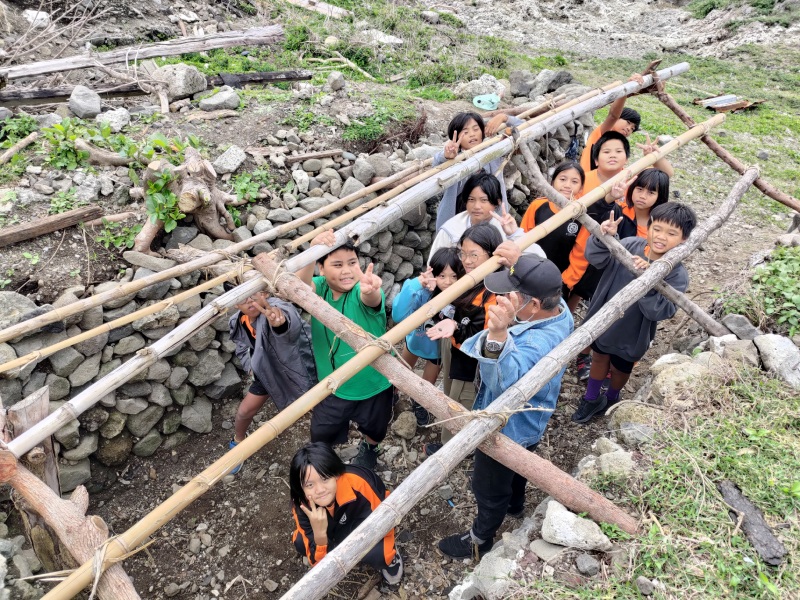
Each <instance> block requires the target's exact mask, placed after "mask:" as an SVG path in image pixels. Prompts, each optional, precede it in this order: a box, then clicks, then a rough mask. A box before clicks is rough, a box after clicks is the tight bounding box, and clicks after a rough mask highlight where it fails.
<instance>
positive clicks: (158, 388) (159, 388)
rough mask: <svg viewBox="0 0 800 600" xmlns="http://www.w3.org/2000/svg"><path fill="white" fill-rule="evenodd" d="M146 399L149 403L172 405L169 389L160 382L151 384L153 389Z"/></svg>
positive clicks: (164, 405)
mask: <svg viewBox="0 0 800 600" xmlns="http://www.w3.org/2000/svg"><path fill="white" fill-rule="evenodd" d="M148 400H149V402H150V403H151V404H156V405H158V406H163V407H167V406H170V405H172V396H171V395H170V393H169V390H168V389H167V388H166V387H164V386H163V385H161V384H160V383H154V384H153V391H152V392H150V396H149V397H148Z"/></svg>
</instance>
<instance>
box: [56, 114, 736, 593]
mask: <svg viewBox="0 0 800 600" xmlns="http://www.w3.org/2000/svg"><path fill="white" fill-rule="evenodd" d="M723 120H724V117H723V116H722V115H719V116H717V117H714V118H713V119H710V120H709V121H707V122H706V123H703V124H701V125H698V126H697V127H696V128H694V129H692V130H690V131H687V132H686V133H684V134H683V135H681V136H679V137H678V138H676V139H675V140H673V141H672V142H670V143H669V144H667V145H665V146H664V147H662V148H661V149H660V150H659V151H658V152H655V153H653V154H650V155H648V156H646V157H644V158H642V159H641V160H639V161H637V162H636V163H634V164H633V165H631V167H630V171H631V172H638V171H640V170H642V169H644V168H646V167H648V166H650V165H652V164H653V163H654V162H655V161H656V160H658V159H660V158H661V157H662V156H665V155H666V154H667V153H669V152H671V151H672V150H675V149H677V148H679V147H680V146H682V145H683V144H685V143H686V142H687V141H688V140H691V139H693V138H694V137H697V136H699V135H701V134H702V133H703V132H704V131H707V130H708V128H709V127H711V126H713V125H716V124H718V123H721V122H722V121H723ZM625 176H626V174H624V173H620V174H619V175H617V176H616V177H614V178H612V179H610V180H609V181H607V182H606V183H605V184H603V185H602V186H600V188H598V189H597V190H593V191H592V192H590V193H589V194H587V195H586V196H584V197H583V198H581V200H580V201H579V202H575V203H573V206H570V207H568V208H566V209H564V210H562V211H561V212H559V213H558V214H556V215H554V216H553V217H551V218H550V219H548V220H547V221H546V222H545V223H543V224H541V225H539V226H537V227H535V228H534V229H533V230H531V231H529V232H528V233H527V234H526V235H525V236H524V237H523V238H522V239H521V240H520V241H519V244H520V246H521V247H522V248H526V247H528V246H529V245H531V244H532V243H533V242H535V241H536V240H537V239H541V238H542V237H544V236H545V235H547V234H548V233H550V232H552V231H553V230H554V229H555V228H557V227H558V226H559V225H560V224H561V223H563V222H565V221H567V220H569V219H570V218H572V217H574V216H577V215H578V214H579V213H580V212H582V211H583V210H584V208H585V206H588V205H590V204H592V203H593V202H596V201H597V200H599V199H600V198H601V197H603V196H605V194H606V193H607V192H608V190H609V189H611V187H612V186H613V185H614V184H615V183H616V182H617V181H620V180H622V179H624V177H625ZM408 196H409V198H408V199H406V202H407V203H409V204H411V203H412V202H416V203H419V202H421V201H422V200H424V198H425V196H422V200H421V199H420V196H419V195H417V194H408ZM395 208H396V207H395ZM406 208H407V207H406ZM404 209H405V208H403V207H401V208H400V211H401V212H400V214H401V215H402V214H403V212H402V211H403V210H404ZM378 212H383V211H380V210H379V211H378ZM382 217H383V215H376V216H373V215H370V216H369V218H367V219H365V218H362V219H360V221H361V223H360V224H359V225H357V227H358V229H359V230H360V231H362V232H363V235H365V236H366V237H369V236H371V235H373V234H374V233H375V232H376V231H379V230H380V229H382V226H387V225H388V224H389V223H390V222H391V221H390V220H388V219H385V218H382ZM354 225H355V223H354ZM337 235H338V233H337ZM340 243H341V242H340ZM314 251H315V248H312V249H311V250H306V251H305V252H303V253H302V254H301V255H300V257H298V258H300V259H302V260H306V261H308V260H309V259H310V260H315V258H313V256H314ZM327 251H329V250H327ZM302 260H301V261H298V262H299V263H300V264H301V265H302ZM498 267H499V263H498V260H497V259H496V258H491V259H489V260H488V261H487V262H486V263H484V264H483V265H481V266H480V267H478V268H477V269H475V271H473V272H472V273H470V274H469V275H467V276H465V277H463V278H462V279H460V280H459V281H458V282H456V283H455V284H454V285H452V286H451V287H450V288H448V289H447V290H445V291H444V292H442V293H441V294H439V295H438V296H437V297H436V298H435V299H434V300H432V301H431V302H428V304H427V305H425V306H423V307H422V308H420V309H419V310H417V311H416V312H414V313H413V314H412V315H410V316H409V317H408V318H407V319H405V320H404V321H403V322H402V323H401V324H400V325H397V326H395V327H394V328H392V329H391V330H390V331H389V332H387V333H386V335H384V336H382V337H381V338H380V339H381V340H384V341H388V342H389V343H391V344H396V343H398V342H400V341H401V340H402V339H403V338H404V337H405V336H406V334H407V333H409V332H410V331H412V330H413V329H416V328H417V327H418V326H419V325H421V324H422V322H423V321H425V319H427V318H428V317H429V316H430V315H432V314H435V313H436V312H438V311H439V310H441V309H442V308H443V307H444V306H445V305H446V304H448V303H450V302H452V301H453V300H454V299H455V298H457V297H458V296H460V295H461V294H462V293H464V292H465V291H467V290H468V289H470V288H472V287H473V286H474V285H475V284H476V283H478V282H479V281H482V280H483V278H484V277H486V275H488V274H489V273H492V272H493V271H494V270H495V269H497V268H498ZM296 268H299V267H296ZM285 275H286V274H284V273H279V274H278V275H277V276H276V278H275V280H273V281H272V282H269V284H270V285H271V286H272V287H275V286H276V285H277V284H278V283H279V281H280V279H281V278H282V277H284V276H285ZM264 281H265V280H254V281H248V282H247V283H245V284H243V285H240V286H238V287H237V288H236V290H233V291H231V292H228V294H225V295H224V296H222V297H221V298H219V299H218V301H220V300H223V299H227V298H228V297H229V296H230V295H231V294H233V293H235V292H237V291H239V292H241V293H240V296H241V297H245V296H247V295H249V294H250V293H252V292H251V291H250V290H251V289H253V288H254V287H256V286H259V287H260V286H262V285H263V282H264ZM244 290H247V291H246V292H245V291H244ZM195 316H197V315H195ZM185 325H186V324H184V326H185ZM184 326H181V327H178V329H176V330H175V331H174V332H173V333H172V334H171V335H173V336H174V337H175V338H178V337H179V336H178V335H177V333H178V331H179V330H181V329H182V328H183V327H184ZM192 327H194V328H196V327H197V324H196V323H192ZM186 328H187V329H190V330H191V327H186ZM181 335H186V334H185V333H183V332H181ZM164 339H166V338H163V339H162V340H159V341H158V342H156V344H154V345H153V347H155V346H156V345H158V344H160V343H163V342H164ZM174 343H175V341H174V340H172V341H171V344H173V345H174ZM153 347H151V348H153ZM167 347H171V345H168V346H167ZM383 352H384V350H383V349H382V348H380V347H378V346H376V345H372V344H371V345H368V346H366V347H365V348H364V349H362V350H361V351H360V352H359V353H358V354H357V355H356V356H355V357H353V358H352V359H351V360H349V361H348V362H347V363H345V364H344V365H342V366H341V367H339V368H338V369H336V370H335V371H334V372H333V373H331V375H330V376H329V377H327V378H326V379H325V380H323V381H321V382H319V383H318V384H317V385H315V386H314V387H312V388H311V389H310V390H309V391H308V392H307V393H305V394H303V395H302V396H301V397H300V398H298V399H297V400H295V402H294V403H292V404H290V405H289V406H288V407H287V408H286V409H284V410H283V411H281V412H280V413H278V415H277V416H276V417H274V418H272V419H270V420H269V421H267V422H266V423H264V424H263V425H261V426H260V427H259V428H258V429H256V430H255V431H254V432H253V434H252V435H250V436H249V437H247V438H245V440H244V441H243V442H241V443H239V444H238V445H237V446H235V447H234V448H232V449H231V450H229V451H228V452H227V453H225V454H224V455H223V456H222V457H221V458H220V459H218V460H217V461H215V462H214V463H213V464H212V465H211V466H209V467H208V468H206V469H205V470H204V471H203V472H202V473H200V474H199V475H197V476H196V477H194V478H193V479H192V480H191V481H190V482H189V483H188V484H187V485H185V486H184V487H183V488H182V489H181V490H179V491H178V492H176V493H175V494H173V495H172V496H170V497H169V498H168V499H167V500H166V501H164V502H163V503H162V504H161V505H159V506H158V507H156V508H155V509H154V510H153V511H151V512H150V513H149V514H148V515H147V516H145V517H144V518H143V519H142V520H140V521H139V522H138V523H136V524H135V525H134V526H133V527H131V528H130V529H129V530H128V531H126V532H125V533H123V534H121V535H120V536H118V538H117V539H116V540H114V541H113V542H111V543H109V545H108V548H107V552H106V556H107V558H108V560H113V559H114V558H118V557H119V556H121V555H122V554H124V552H125V551H126V549H130V548H135V547H137V546H138V545H139V544H141V543H142V542H143V541H144V540H145V539H146V538H147V537H148V536H149V535H151V534H152V533H153V532H155V531H157V530H158V529H159V528H160V527H161V526H162V525H163V524H164V523H166V522H167V521H169V520H170V519H171V518H172V517H174V516H175V515H177V514H178V513H179V512H180V511H181V510H183V509H184V508H185V507H186V506H188V505H189V504H191V503H192V502H193V501H194V500H195V499H196V498H198V497H199V496H201V495H202V494H204V493H205V492H206V491H207V490H208V489H209V488H210V487H211V486H212V485H214V484H215V483H216V482H217V481H219V480H220V479H221V478H222V477H223V476H224V475H225V474H227V473H228V472H229V471H230V470H231V469H233V468H234V467H235V466H236V465H237V464H239V463H240V462H242V461H243V460H246V459H247V458H249V457H250V456H252V455H253V454H255V452H257V451H258V450H259V449H260V448H261V447H263V446H264V445H266V444H267V443H268V442H270V441H272V440H273V439H275V438H276V437H277V436H278V435H279V434H280V433H281V432H282V431H284V430H286V429H287V428H288V427H289V426H291V425H292V424H293V423H294V422H295V421H297V419H299V418H300V417H301V416H302V415H304V414H305V413H307V412H308V411H309V410H311V409H312V408H313V407H314V406H316V405H317V404H318V403H319V402H321V401H322V400H323V399H324V398H325V397H327V395H328V394H329V393H330V392H331V391H332V390H335V389H336V387H337V386H338V385H341V383H343V382H344V381H347V380H348V379H350V378H351V377H353V375H355V374H356V373H358V372H359V371H360V370H361V369H362V368H364V367H365V366H367V365H369V364H370V363H372V362H373V361H374V360H375V359H376V358H378V357H380V356H381V355H382V354H383ZM134 360H135V359H134ZM131 362H132V361H131ZM127 364H128V363H126V364H125V365H122V367H119V368H118V369H117V370H115V371H113V372H112V373H111V374H109V375H108V376H107V377H106V379H107V378H109V377H112V376H114V375H115V374H116V373H117V372H118V371H119V370H120V369H123V368H124V367H125V366H126V365H127ZM128 376H130V375H128ZM104 382H105V380H101V381H100V382H97V383H95V384H94V385H93V386H92V387H91V388H89V390H87V391H85V392H84V393H83V394H81V396H83V395H85V394H87V393H99V395H100V396H102V395H103V394H105V393H106V392H107V391H108V387H109V386H108V384H105V385H104ZM119 384H120V381H119V378H118V380H117V382H116V384H115V385H119ZM96 387H97V388H98V389H99V392H96V391H95V390H93V388H96ZM112 389H113V388H112ZM98 397H99V396H98ZM73 400H74V399H73ZM71 402H72V401H70V403H71ZM87 402H88V399H86V398H84V399H82V400H81V406H83V405H85V404H86V403H87ZM68 405H69V403H68ZM68 405H65V406H68ZM70 409H71V410H74V408H73V407H70ZM59 410H60V409H59ZM54 414H56V413H54ZM47 421H48V420H47V419H46V420H45V421H43V422H42V424H41V425H42V426H45V424H46V422H47ZM487 435H488V433H487ZM98 568H101V569H102V568H103V567H102V566H100V567H98ZM90 573H91V565H88V564H84V565H82V566H81V567H80V568H79V569H77V570H76V571H75V572H74V573H73V574H72V575H70V576H69V577H68V578H67V579H66V580H65V581H64V582H62V583H61V584H59V586H58V587H56V588H55V589H54V590H53V591H51V592H50V593H49V594H48V595H47V596H46V598H47V599H48V600H55V599H56V598H69V597H72V596H73V595H75V594H77V593H78V592H79V591H80V590H81V589H82V588H83V587H84V586H85V585H86V584H87V582H88V579H89V577H90Z"/></svg>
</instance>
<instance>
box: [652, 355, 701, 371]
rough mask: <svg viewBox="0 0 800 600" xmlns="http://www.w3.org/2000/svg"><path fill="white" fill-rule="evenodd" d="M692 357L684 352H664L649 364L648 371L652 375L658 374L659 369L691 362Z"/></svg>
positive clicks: (662, 369)
mask: <svg viewBox="0 0 800 600" xmlns="http://www.w3.org/2000/svg"><path fill="white" fill-rule="evenodd" d="M691 361H692V358H691V357H690V356H686V355H685V354H664V355H662V356H659V357H658V360H656V362H654V363H653V364H652V365H651V366H650V372H651V373H652V374H653V375H658V374H659V373H661V371H664V370H666V369H668V368H669V367H674V366H675V365H682V364H684V363H688V362H691Z"/></svg>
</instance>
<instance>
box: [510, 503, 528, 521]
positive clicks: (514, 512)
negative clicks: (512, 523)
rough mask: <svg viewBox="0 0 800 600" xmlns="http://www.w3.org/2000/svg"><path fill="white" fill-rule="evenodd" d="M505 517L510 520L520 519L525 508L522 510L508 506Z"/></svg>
mask: <svg viewBox="0 0 800 600" xmlns="http://www.w3.org/2000/svg"><path fill="white" fill-rule="evenodd" d="M506 515H507V516H509V517H511V518H512V519H521V518H522V517H524V516H525V507H524V506H523V507H522V508H519V509H517V508H511V507H510V506H509V507H508V510H506Z"/></svg>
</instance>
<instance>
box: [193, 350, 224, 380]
mask: <svg viewBox="0 0 800 600" xmlns="http://www.w3.org/2000/svg"><path fill="white" fill-rule="evenodd" d="M199 359H200V360H199V362H198V363H197V364H196V365H195V366H193V367H192V368H191V369H190V370H189V379H188V381H189V383H191V384H192V385H195V386H197V387H203V386H206V385H209V384H211V383H212V382H214V381H215V380H217V379H218V378H219V376H220V375H222V371H223V369H224V368H225V361H224V360H222V357H221V356H220V353H219V351H217V350H212V349H209V350H203V351H202V352H201V353H200V354H199Z"/></svg>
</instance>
